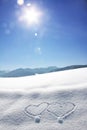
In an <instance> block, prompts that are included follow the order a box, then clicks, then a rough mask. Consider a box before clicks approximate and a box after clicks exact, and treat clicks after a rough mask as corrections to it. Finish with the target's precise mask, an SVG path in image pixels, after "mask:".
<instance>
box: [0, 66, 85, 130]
mask: <svg viewBox="0 0 87 130" xmlns="http://www.w3.org/2000/svg"><path fill="white" fill-rule="evenodd" d="M0 129H1V130H36V129H37V130H57V129H58V130H67V129H69V130H82V129H83V130H86V129H87V68H84V69H76V70H68V71H61V72H53V73H48V74H41V75H35V76H29V77H21V78H0Z"/></svg>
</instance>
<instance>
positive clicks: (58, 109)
mask: <svg viewBox="0 0 87 130" xmlns="http://www.w3.org/2000/svg"><path fill="white" fill-rule="evenodd" d="M75 109H76V105H75V104H74V103H72V102H66V103H64V102H63V103H58V102H53V103H48V102H42V103H40V104H38V105H28V106H27V107H25V113H26V115H27V116H28V117H30V118H33V119H34V121H35V123H40V120H41V117H42V114H43V113H44V112H45V111H46V112H48V113H50V114H51V115H52V116H54V117H55V118H56V119H57V121H58V122H59V123H61V124H62V123H63V121H64V119H65V118H66V117H68V116H70V115H71V114H72V113H73V112H74V111H75Z"/></svg>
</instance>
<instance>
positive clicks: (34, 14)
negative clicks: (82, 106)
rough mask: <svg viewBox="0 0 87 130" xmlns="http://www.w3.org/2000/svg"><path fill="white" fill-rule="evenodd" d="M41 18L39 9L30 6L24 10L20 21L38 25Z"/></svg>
mask: <svg viewBox="0 0 87 130" xmlns="http://www.w3.org/2000/svg"><path fill="white" fill-rule="evenodd" d="M40 16H41V12H40V11H39V10H38V9H37V8H35V7H32V6H29V7H24V8H23V9H22V12H21V15H20V17H19V20H20V21H22V22H25V23H26V24H28V25H31V24H38V23H39V22H40Z"/></svg>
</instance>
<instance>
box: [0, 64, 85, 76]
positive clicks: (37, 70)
mask: <svg viewBox="0 0 87 130" xmlns="http://www.w3.org/2000/svg"><path fill="white" fill-rule="evenodd" d="M86 67H87V65H72V66H66V67H62V68H58V67H56V66H50V67H47V68H35V69H31V68H26V69H23V68H19V69H16V70H12V71H8V72H6V71H0V77H22V76H30V75H35V74H43V73H50V72H56V71H64V70H70V69H78V68H86Z"/></svg>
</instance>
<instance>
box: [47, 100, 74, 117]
mask: <svg viewBox="0 0 87 130" xmlns="http://www.w3.org/2000/svg"><path fill="white" fill-rule="evenodd" d="M74 107H75V105H74V104H73V103H70V102H67V103H58V102H54V103H51V104H50V105H49V106H48V108H47V111H48V112H50V113H51V114H53V115H54V116H56V117H64V116H65V115H66V114H67V113H70V112H72V111H73V109H74Z"/></svg>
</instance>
